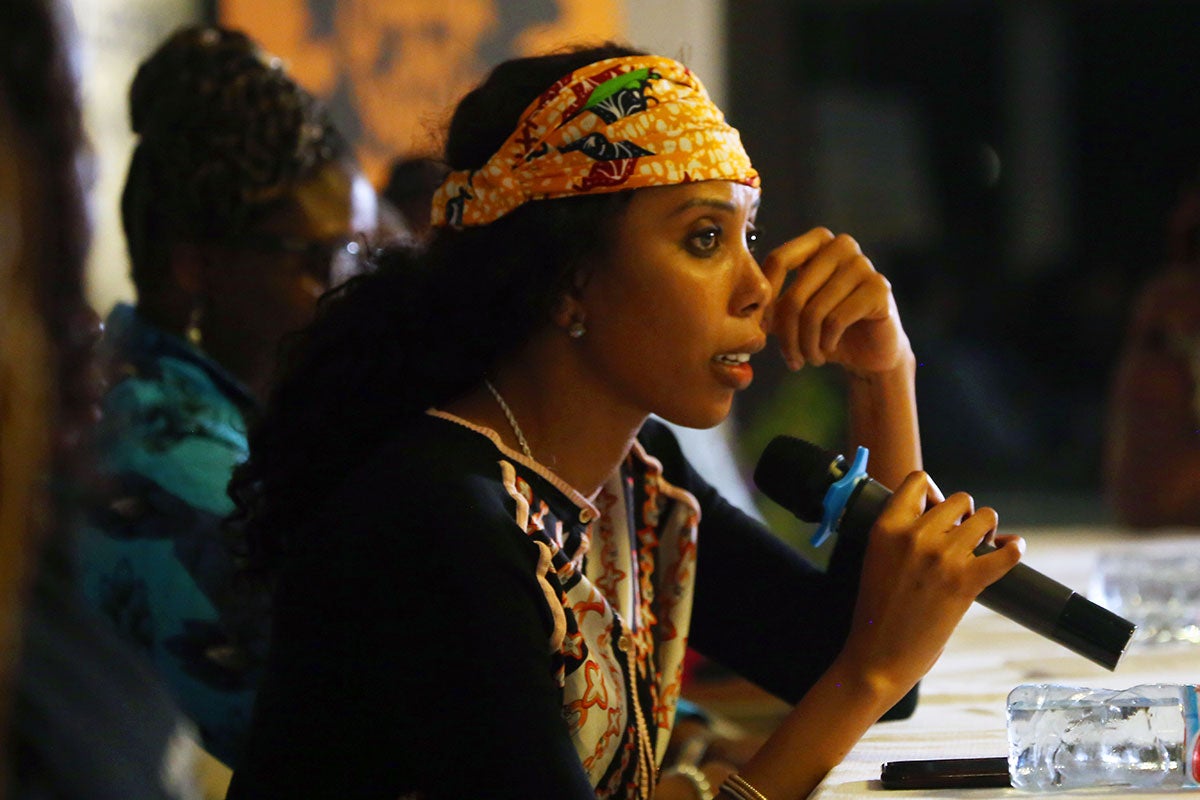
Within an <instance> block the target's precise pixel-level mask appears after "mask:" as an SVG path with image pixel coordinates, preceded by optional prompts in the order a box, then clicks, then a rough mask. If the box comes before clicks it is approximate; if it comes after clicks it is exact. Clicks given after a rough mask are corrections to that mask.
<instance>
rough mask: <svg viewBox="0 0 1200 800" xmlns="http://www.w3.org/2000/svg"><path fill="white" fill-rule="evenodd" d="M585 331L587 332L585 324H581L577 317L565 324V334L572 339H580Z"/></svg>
mask: <svg viewBox="0 0 1200 800" xmlns="http://www.w3.org/2000/svg"><path fill="white" fill-rule="evenodd" d="M585 333H587V326H586V325H584V324H583V321H582V320H578V319H577V320H575V321H574V322H572V323H571V324H570V325H568V326H567V336H570V337H571V338H572V339H582V338H583V335H584V334H585Z"/></svg>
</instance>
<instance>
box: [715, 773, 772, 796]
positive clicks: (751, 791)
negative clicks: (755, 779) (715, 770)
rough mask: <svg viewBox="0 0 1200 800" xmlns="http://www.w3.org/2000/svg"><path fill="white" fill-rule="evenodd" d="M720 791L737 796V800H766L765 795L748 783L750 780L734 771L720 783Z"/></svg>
mask: <svg viewBox="0 0 1200 800" xmlns="http://www.w3.org/2000/svg"><path fill="white" fill-rule="evenodd" d="M721 791H722V792H725V793H726V794H729V795H732V796H733V797H736V798H738V800H767V797H766V795H764V794H763V793H762V792H760V791H759V790H758V789H755V788H754V787H753V786H751V785H750V782H749V781H748V780H746V779H745V778H743V777H742V776H741V775H738V774H737V773H736V772H735V773H733V774H732V775H730V776H729V777H728V778H726V779H725V782H724V783H722V784H721Z"/></svg>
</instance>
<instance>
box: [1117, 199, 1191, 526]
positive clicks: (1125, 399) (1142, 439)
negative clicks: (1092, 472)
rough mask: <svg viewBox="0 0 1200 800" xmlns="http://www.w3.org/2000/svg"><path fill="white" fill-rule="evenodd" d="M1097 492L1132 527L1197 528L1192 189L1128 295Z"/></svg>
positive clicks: (1181, 201) (1171, 217) (1175, 207)
mask: <svg viewBox="0 0 1200 800" xmlns="http://www.w3.org/2000/svg"><path fill="white" fill-rule="evenodd" d="M1108 402H1109V408H1108V424H1107V430H1106V434H1105V436H1106V441H1105V472H1104V476H1105V488H1106V491H1107V494H1108V500H1109V503H1110V504H1111V506H1112V510H1113V513H1114V515H1115V517H1116V519H1117V521H1118V522H1120V523H1121V524H1123V525H1127V526H1130V527H1133V528H1160V527H1167V526H1189V527H1196V526H1200V181H1193V182H1191V183H1190V184H1189V185H1187V186H1185V187H1184V188H1183V190H1182V191H1181V193H1180V197H1179V200H1178V201H1177V202H1176V204H1175V206H1174V208H1173V210H1172V212H1171V214H1170V216H1169V218H1168V223H1167V262H1166V264H1165V265H1164V266H1163V267H1161V268H1160V269H1159V270H1158V271H1157V272H1156V273H1155V274H1154V275H1152V276H1151V277H1150V279H1149V280H1148V281H1147V282H1146V283H1145V284H1144V285H1143V286H1142V288H1141V289H1140V290H1139V291H1138V293H1137V295H1136V298H1135V300H1134V302H1133V304H1132V307H1131V312H1130V318H1129V322H1128V325H1127V327H1126V331H1125V337H1124V341H1123V343H1122V347H1121V351H1120V354H1119V356H1118V359H1117V365H1116V369H1115V371H1114V373H1113V377H1112V383H1111V386H1110V390H1109V398H1108Z"/></svg>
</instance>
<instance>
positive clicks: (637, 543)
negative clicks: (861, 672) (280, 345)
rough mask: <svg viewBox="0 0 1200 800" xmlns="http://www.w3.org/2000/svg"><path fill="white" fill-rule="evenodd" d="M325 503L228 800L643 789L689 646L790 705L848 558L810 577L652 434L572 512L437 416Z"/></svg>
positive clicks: (555, 487)
mask: <svg viewBox="0 0 1200 800" xmlns="http://www.w3.org/2000/svg"><path fill="white" fill-rule="evenodd" d="M333 497H334V499H333V501H332V502H330V503H328V504H326V508H325V509H324V511H322V512H321V513H320V514H318V515H316V516H315V518H314V528H313V530H312V531H310V533H312V535H308V536H306V537H304V538H303V540H302V541H303V543H304V544H303V545H302V546H300V547H298V548H296V551H295V552H294V553H292V554H291V556H290V558H289V563H288V564H287V565H286V566H285V567H284V571H283V574H282V576H281V579H280V583H279V587H278V590H277V594H276V598H275V600H276V606H275V607H276V617H275V620H274V626H275V628H274V638H273V640H272V648H271V652H270V654H269V656H268V664H267V673H266V677H265V679H264V682H263V685H262V687H261V689H260V693H259V698H258V705H257V706H256V709H255V716H254V721H253V723H252V726H251V735H250V743H249V747H248V750H247V753H246V755H245V757H244V759H243V761H242V766H241V767H240V768H239V769H238V770H237V772H236V773H235V776H234V780H233V785H232V786H231V789H230V793H229V798H230V799H231V800H237V798H251V797H253V798H272V797H287V796H300V795H303V796H305V797H310V798H320V797H330V798H332V797H338V798H359V797H362V798H367V797H379V798H384V797H387V798H395V797H397V796H404V795H411V796H414V797H422V798H434V797H513V798H516V797H522V798H591V797H600V798H634V797H645V796H649V792H650V791H651V787H652V786H653V784H654V782H655V780H656V773H657V769H658V766H659V764H660V762H661V759H662V756H663V753H664V752H665V749H666V743H667V740H668V738H669V736H670V731H671V727H672V724H673V721H674V715H675V709H676V704H677V702H678V700H679V695H680V676H681V670H682V662H683V655H684V652H685V649H686V647H687V645H688V642H689V636H690V640H691V643H692V645H693V646H695V647H697V649H699V650H701V652H704V653H706V655H709V656H710V657H713V658H715V659H716V660H718V661H721V662H723V663H725V664H726V665H728V666H730V667H732V668H734V669H737V670H739V671H741V672H743V674H746V675H747V676H748V677H750V678H751V679H752V680H755V681H756V682H758V683H759V684H760V685H763V686H764V687H765V688H767V689H768V690H771V691H774V692H775V693H777V694H779V695H780V696H783V697H785V698H787V699H790V700H795V699H797V698H798V697H799V696H800V695H801V694H802V693H803V692H804V690H805V689H807V687H808V686H809V685H811V683H812V682H813V681H814V680H815V679H816V677H817V676H818V675H819V674H820V673H821V671H823V670H824V668H825V666H827V664H828V663H829V661H831V660H832V658H833V656H834V655H835V654H836V653H837V651H838V649H840V646H841V642H842V640H843V638H844V635H845V631H846V628H847V626H848V621H849V615H850V612H851V610H852V608H853V601H854V596H855V588H856V587H855V583H856V580H855V578H854V577H853V576H854V574H855V573H856V572H857V566H858V565H857V563H854V562H855V558H853V557H852V558H851V559H849V562H850V563H848V564H843V566H841V567H839V566H838V564H839V563H841V562H846V561H847V559H845V558H838V559H835V564H834V569H831V572H830V574H829V575H824V574H822V573H819V572H817V571H816V570H814V569H813V568H812V567H810V566H809V565H808V564H807V563H806V562H804V561H803V560H802V559H801V558H800V557H799V556H798V555H797V554H796V553H795V552H794V551H793V550H791V549H790V548H788V547H786V546H785V545H783V544H782V543H780V542H779V541H778V540H776V539H775V538H774V537H772V536H771V535H770V534H769V533H767V532H766V531H765V530H764V529H763V528H762V526H761V524H760V523H758V522H757V521H755V520H753V519H751V518H749V517H747V516H746V515H744V514H742V513H741V512H740V511H738V510H737V509H735V508H733V506H731V505H729V504H728V503H725V502H724V501H723V500H722V499H721V498H720V497H719V495H717V493H716V492H715V491H714V490H712V488H711V487H709V486H708V485H707V484H706V483H704V481H703V480H702V479H700V478H699V476H697V475H696V474H695V473H694V472H693V471H692V470H691V468H690V467H689V466H688V465H687V462H686V460H684V458H683V456H682V455H681V454H680V452H679V450H678V445H677V444H676V443H675V441H674V438H673V437H672V435H671V434H670V433H669V431H668V430H667V429H666V428H665V426H663V425H661V424H658V423H655V422H648V423H647V424H646V427H645V428H644V429H643V431H642V433H641V434H640V435H639V439H638V441H637V442H635V444H634V445H633V447H632V449H631V451H630V453H629V455H628V457H627V459H626V460H625V462H624V464H623V465H622V467H621V468H620V470H619V471H618V472H617V473H616V474H614V475H613V476H612V477H611V478H610V479H609V480H608V481H607V482H606V483H605V485H604V487H603V488H602V489H601V491H600V492H599V493H598V495H597V496H596V497H595V498H592V499H590V500H589V499H588V498H585V497H583V496H581V495H580V494H579V493H578V492H576V491H575V490H574V489H572V488H571V487H570V486H568V485H566V484H565V483H564V482H563V481H562V480H561V479H559V478H558V477H557V476H556V475H554V473H553V472H551V471H550V470H548V469H547V468H546V467H544V466H542V465H540V464H538V463H537V462H535V461H533V460H531V459H529V458H527V457H525V456H523V455H521V454H520V453H517V452H514V451H512V450H510V449H509V448H507V447H505V446H504V445H503V444H501V442H500V439H499V437H498V436H497V435H496V434H495V433H494V432H492V431H490V430H488V429H485V428H478V427H476V426H473V425H471V424H469V423H467V422H465V421H463V420H460V419H458V418H456V417H453V416H451V415H449V414H445V413H441V412H431V414H430V415H428V416H426V417H424V418H423V419H421V420H419V421H417V422H415V423H414V424H413V425H412V426H411V427H410V428H409V429H406V430H405V432H404V433H403V435H402V436H400V437H398V438H397V439H396V440H394V441H393V442H391V443H389V444H387V445H384V446H382V447H381V448H380V450H379V451H378V453H377V454H376V456H375V457H374V458H373V459H372V461H371V463H370V464H369V465H367V466H366V467H365V468H364V469H362V470H360V471H359V472H358V473H357V474H356V475H355V476H353V478H352V479H351V480H350V481H348V482H347V483H346V484H345V485H344V486H342V487H341V489H339V490H338V491H337V492H336V493H335V494H334V496H333ZM710 530H711V538H712V541H711V543H710V542H709V540H708V536H709V535H710ZM313 532H315V533H313ZM698 543H699V546H698Z"/></svg>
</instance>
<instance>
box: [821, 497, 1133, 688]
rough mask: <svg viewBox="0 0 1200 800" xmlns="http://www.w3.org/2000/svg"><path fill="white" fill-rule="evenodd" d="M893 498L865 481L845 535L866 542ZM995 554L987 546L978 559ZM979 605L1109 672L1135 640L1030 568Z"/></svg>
mask: <svg viewBox="0 0 1200 800" xmlns="http://www.w3.org/2000/svg"><path fill="white" fill-rule="evenodd" d="M891 496H892V491H891V490H890V489H888V488H887V487H886V486H884V485H883V484H881V483H879V482H878V481H875V480H873V479H871V478H863V479H862V480H860V481H859V482H858V485H857V486H856V487H855V489H854V491H853V492H852V493H851V495H850V497H849V499H848V500H847V501H846V507H845V511H844V512H843V515H842V519H841V521H840V522H839V524H838V530H839V532H841V533H842V534H847V533H848V534H850V535H851V536H854V537H863V538H865V537H866V535H867V533H868V532H869V531H870V530H871V527H872V526H873V525H874V524H875V520H876V519H877V518H878V517H879V514H880V512H881V511H883V506H884V504H885V503H887V501H888V498H889V497H891ZM995 549H996V548H995V547H993V546H991V545H989V544H981V545H979V547H977V548H975V555H977V556H978V555H984V554H985V553H990V552H992V551H994V550H995ZM976 600H977V601H978V602H979V603H981V604H982V605H984V606H986V607H987V608H990V609H991V610H993V611H995V612H996V613H997V614H1000V615H1002V616H1005V617H1007V618H1008V619H1010V620H1012V621H1013V622H1015V623H1017V624H1018V625H1022V626H1024V627H1026V628H1028V629H1029V630H1031V631H1034V632H1035V633H1039V634H1041V635H1042V636H1045V637H1046V638H1048V639H1051V640H1052V641H1055V642H1058V643H1059V644H1061V645H1063V646H1064V647H1066V648H1068V649H1070V650H1073V651H1074V652H1076V653H1078V654H1079V655H1081V656H1084V657H1085V658H1088V659H1090V660H1091V661H1094V662H1095V663H1097V664H1099V665H1101V666H1103V667H1106V668H1107V669H1109V670H1113V669H1116V667H1117V662H1118V661H1120V660H1121V656H1122V655H1123V654H1124V652H1125V648H1126V647H1128V645H1129V641H1130V639H1131V638H1132V636H1133V631H1134V625H1133V624H1132V623H1130V622H1129V621H1128V620H1125V619H1123V618H1121V617H1119V616H1117V615H1116V614H1114V613H1112V612H1111V611H1109V610H1108V609H1106V608H1104V607H1102V606H1099V605H1096V604H1095V603H1093V602H1092V601H1090V600H1088V599H1087V598H1086V597H1083V596H1081V595H1079V594H1077V593H1076V592H1074V591H1073V590H1072V589H1070V588H1068V587H1066V586H1063V585H1062V584H1061V583H1059V582H1058V581H1056V580H1053V579H1051V578H1048V577H1046V576H1045V575H1043V574H1042V573H1040V572H1038V571H1037V570H1035V569H1033V568H1032V567H1029V566H1026V565H1025V564H1017V565H1016V566H1014V567H1013V568H1012V569H1011V570H1009V571H1008V572H1007V573H1005V574H1004V575H1003V576H1002V577H1001V578H1000V579H999V580H998V581H996V582H995V583H993V584H992V585H991V586H989V587H987V588H986V589H984V590H983V591H982V592H981V593H980V594H979V596H978V597H977V598H976Z"/></svg>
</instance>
